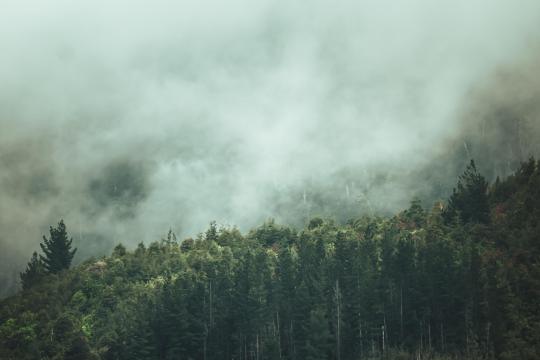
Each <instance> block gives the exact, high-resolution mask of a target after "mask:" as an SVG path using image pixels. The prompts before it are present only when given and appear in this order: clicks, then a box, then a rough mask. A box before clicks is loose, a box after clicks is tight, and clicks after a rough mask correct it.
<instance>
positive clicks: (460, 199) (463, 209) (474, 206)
mask: <svg viewBox="0 0 540 360" xmlns="http://www.w3.org/2000/svg"><path fill="white" fill-rule="evenodd" d="M487 190H488V183H487V181H486V179H485V178H484V177H483V176H482V175H481V174H480V173H479V172H478V170H477V169H476V165H475V163H474V160H471V163H470V164H469V165H468V166H467V168H466V169H465V172H464V173H463V175H461V176H460V177H459V180H458V184H457V188H454V190H453V192H452V195H451V196H450V199H448V207H447V208H446V209H445V211H444V214H443V216H444V219H445V220H446V222H447V223H450V222H452V221H454V219H455V218H456V216H458V217H459V218H460V220H461V221H463V222H464V223H484V224H486V223H488V222H489V202H488V194H487Z"/></svg>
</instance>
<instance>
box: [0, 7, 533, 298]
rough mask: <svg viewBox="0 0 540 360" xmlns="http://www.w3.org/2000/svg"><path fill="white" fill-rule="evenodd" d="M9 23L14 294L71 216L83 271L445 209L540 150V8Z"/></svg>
mask: <svg viewBox="0 0 540 360" xmlns="http://www.w3.org/2000/svg"><path fill="white" fill-rule="evenodd" d="M150 4H151V5H150ZM0 9H1V10H0V53H1V54H2V55H1V61H0V229H1V230H2V231H1V232H0V284H2V286H0V289H1V290H0V296H2V295H5V294H8V293H10V292H12V291H13V290H14V289H15V287H16V284H17V282H18V272H20V271H22V270H23V269H24V266H25V264H26V262H27V260H28V258H29V257H30V255H31V253H32V251H34V250H38V249H39V242H40V241H41V236H42V235H44V234H47V230H48V227H49V225H54V224H56V223H57V222H58V221H59V219H60V218H63V219H64V220H65V222H66V224H67V226H68V231H69V232H70V233H71V235H72V236H73V238H74V244H75V246H77V247H78V248H79V253H78V254H77V258H76V259H77V261H80V260H82V259H83V258H85V257H87V256H90V255H101V254H104V253H107V252H108V251H110V249H111V248H112V247H113V246H114V244H116V243H118V242H122V243H124V244H125V245H127V246H128V247H133V246H134V245H135V244H137V243H138V242H140V241H145V242H149V241H153V240H156V239H159V238H160V237H162V236H164V234H165V233H166V232H167V231H168V229H169V228H170V229H172V230H173V231H175V232H176V233H177V235H178V236H179V237H181V238H182V237H186V236H193V235H194V234H196V233H198V232H200V231H203V230H204V229H205V227H206V226H207V224H208V223H209V222H210V221H212V220H216V221H217V222H218V224H221V225H225V226H228V225H230V226H233V225H235V226H238V227H239V228H241V229H243V230H246V229H249V228H250V227H252V226H255V225H257V224H259V223H260V222H262V221H264V220H265V219H268V218H275V219H276V220H277V221H279V222H281V223H286V224H291V225H295V226H301V225H302V224H303V223H304V222H305V221H306V219H308V218H309V217H311V216H316V215H321V216H329V217H333V218H335V219H336V220H338V221H343V220H346V219H347V218H350V217H356V216H361V215H365V214H381V215H385V214H390V213H392V212H395V211H399V210H400V209H403V208H404V207H406V206H407V205H408V203H409V201H410V200H411V199H412V198H413V197H419V198H421V199H422V200H424V205H425V206H426V207H429V206H431V204H430V202H432V201H435V200H437V199H443V198H444V197H445V196H446V195H447V194H448V192H449V191H450V190H451V186H452V185H453V184H454V183H455V179H456V177H457V175H458V174H459V172H460V171H461V170H462V169H463V166H464V164H466V163H467V162H468V161H469V159H470V158H471V157H475V158H476V159H477V162H478V163H479V166H480V168H481V169H482V170H483V171H484V172H485V173H486V175H487V176H488V177H489V178H490V179H493V178H494V177H495V176H497V175H500V176H504V175H507V174H508V173H510V172H511V171H512V169H514V168H515V166H516V165H517V163H518V162H519V160H521V159H524V158H526V157H528V156H531V155H535V154H538V150H539V149H538V144H537V139H539V138H540V132H539V129H540V126H539V114H540V102H539V101H538V99H539V95H540V80H539V78H538V73H539V72H538V70H540V69H539V67H540V66H538V65H536V64H538V63H540V62H538V55H539V54H540V49H539V46H538V45H540V41H539V40H540V39H539V38H540V2H538V1H537V0H530V1H520V2H519V4H518V3H517V2H516V1H502V0H501V1H487V0H482V1H470V0H469V1H453V2H451V3H448V4H446V5H445V6H443V5H442V3H440V2H433V1H380V0H379V1H343V2H337V3H329V2H323V1H311V2H309V3H308V2H300V1H281V0H278V1H247V0H233V1H229V2H227V5H226V6H225V5H224V3H219V2H211V1H207V0H203V1H197V2H192V3H189V2H179V1H153V2H151V3H150V2H143V1H120V0H112V1H111V0H109V1H96V0H93V1H78V2H76V3H75V2H69V1H52V0H48V1H41V2H39V4H34V3H32V2H31V1H11V0H9V1H6V0H3V1H2V3H1V4H0Z"/></svg>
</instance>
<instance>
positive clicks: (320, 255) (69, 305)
mask: <svg viewBox="0 0 540 360" xmlns="http://www.w3.org/2000/svg"><path fill="white" fill-rule="evenodd" d="M539 220H540V162H538V161H535V160H534V159H531V160H529V161H527V162H525V163H523V164H522V165H521V166H520V168H519V169H517V171H516V172H515V173H514V174H513V175H511V176H509V177H508V178H506V179H497V181H495V182H494V183H493V184H488V183H487V182H486V180H485V179H484V177H482V175H481V174H479V173H478V171H477V170H476V166H475V164H474V162H471V164H470V165H469V166H468V168H467V169H466V171H465V172H464V174H463V175H462V176H461V177H460V178H459V181H458V184H457V185H456V187H455V189H454V191H453V193H452V195H451V196H450V198H449V199H448V201H446V202H441V203H436V204H434V205H433V204H429V205H425V207H423V206H422V204H421V203H420V202H419V201H418V200H413V201H412V202H411V205H410V207H409V208H408V209H406V210H404V211H402V212H400V213H399V214H397V215H395V216H393V217H361V218H358V219H354V220H351V221H349V222H347V223H345V224H338V223H336V222H334V221H332V220H329V219H321V218H313V219H312V220H311V221H310V222H309V223H308V224H307V225H306V228H304V229H301V230H297V229H293V228H290V227H287V226H282V225H279V224H277V223H275V222H273V221H271V220H270V221H267V222H266V223H264V224H262V225H261V226H259V227H258V228H255V229H253V230H251V231H249V232H248V233H246V234H242V233H241V232H240V231H239V230H237V229H236V228H230V227H219V226H217V225H216V224H215V223H211V224H210V226H209V228H208V229H207V230H206V231H205V232H204V233H202V234H200V235H199V236H198V237H197V238H195V239H185V240H183V241H179V240H177V239H176V236H175V235H174V233H172V232H169V234H168V236H167V237H166V238H164V239H162V240H160V241H156V242H153V243H150V244H147V245H145V244H143V243H141V244H139V245H138V246H137V247H136V249H134V250H132V251H128V250H127V249H126V248H125V247H124V246H122V245H118V246H116V248H115V249H114V251H113V253H112V254H111V256H107V257H103V258H99V259H95V258H93V259H89V260H87V261H85V262H84V263H82V264H80V265H78V266H76V267H74V268H72V269H67V268H68V267H69V264H70V262H71V257H73V254H74V250H71V240H70V239H69V238H68V236H67V233H66V227H65V226H64V224H63V222H60V223H59V224H58V227H54V228H53V227H51V236H50V238H45V239H44V240H45V244H43V245H42V250H43V252H44V255H42V256H41V257H38V255H37V253H36V254H34V256H33V257H32V259H31V261H30V263H29V265H28V268H27V270H26V271H25V272H24V273H22V274H21V279H22V282H23V288H24V290H22V291H21V292H20V293H18V294H17V295H15V296H13V297H10V298H8V299H5V300H3V301H2V302H1V303H0V358H1V359H239V360H240V359H257V360H259V359H260V360H263V359H297V360H304V359H305V360H315V359H338V360H342V359H343V360H345V359H444V358H448V359H450V358H452V359H454V358H455V359H538V358H539V357H540V303H539V300H538V299H540V223H539ZM67 225H68V226H69V224H67ZM62 226H63V227H62ZM67 231H69V228H68V229H67ZM55 246H56V248H60V249H61V251H57V250H54V249H55ZM57 253H58V254H60V253H61V254H64V255H58V256H60V260H61V259H64V260H65V259H66V257H69V259H67V260H69V261H67V262H66V261H64V262H62V261H59V260H58V259H56V260H58V261H56V260H55V258H54V257H55V256H56V255H54V254H57ZM55 264H60V265H55Z"/></svg>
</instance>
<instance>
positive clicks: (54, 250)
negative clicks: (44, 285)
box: [39, 220, 77, 274]
mask: <svg viewBox="0 0 540 360" xmlns="http://www.w3.org/2000/svg"><path fill="white" fill-rule="evenodd" d="M49 231H50V233H51V236H50V239H47V238H46V237H45V236H43V243H41V244H39V246H41V250H43V253H44V254H45V256H43V255H40V256H39V257H40V259H41V261H43V264H44V266H45V269H46V270H47V272H49V273H52V274H55V273H58V272H60V271H62V270H64V269H68V268H69V266H70V265H71V260H72V259H73V256H74V255H75V252H76V251H77V249H73V250H71V243H72V242H73V238H71V239H68V235H67V232H66V225H65V224H64V220H60V222H59V223H58V226H57V227H56V228H55V227H52V226H51V227H50V230H49Z"/></svg>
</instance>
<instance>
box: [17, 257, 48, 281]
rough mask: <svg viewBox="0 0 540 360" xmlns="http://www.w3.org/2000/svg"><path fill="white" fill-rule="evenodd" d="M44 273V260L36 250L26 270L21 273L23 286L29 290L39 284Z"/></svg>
mask: <svg viewBox="0 0 540 360" xmlns="http://www.w3.org/2000/svg"><path fill="white" fill-rule="evenodd" d="M43 275H44V268H43V262H42V261H41V259H39V258H38V254H37V252H35V251H34V253H33V254H32V258H31V259H30V261H29V262H28V265H27V266H26V270H25V271H24V272H22V273H21V274H20V276H21V283H22V288H23V289H24V290H27V289H29V288H31V287H32V286H34V285H35V284H37V283H38V282H39V281H40V280H41V278H42V277H43Z"/></svg>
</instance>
